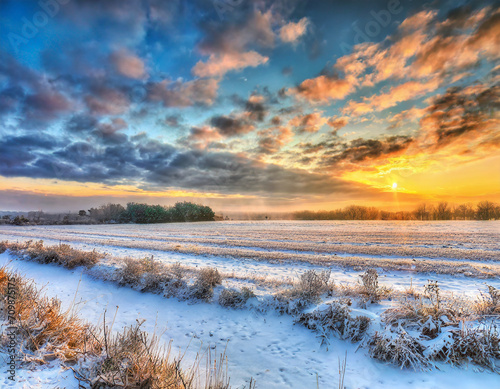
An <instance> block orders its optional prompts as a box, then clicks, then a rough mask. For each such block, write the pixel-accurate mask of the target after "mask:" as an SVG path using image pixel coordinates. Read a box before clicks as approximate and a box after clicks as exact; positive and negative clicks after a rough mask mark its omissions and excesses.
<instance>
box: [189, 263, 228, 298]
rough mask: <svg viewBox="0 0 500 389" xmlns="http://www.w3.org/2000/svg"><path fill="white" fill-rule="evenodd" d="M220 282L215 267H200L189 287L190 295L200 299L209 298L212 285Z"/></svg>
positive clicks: (211, 293) (220, 278) (212, 288)
mask: <svg viewBox="0 0 500 389" xmlns="http://www.w3.org/2000/svg"><path fill="white" fill-rule="evenodd" d="M220 284H222V276H221V274H220V273H219V271H218V270H217V269H216V268H205V269H201V270H200V271H199V273H198V275H197V277H196V280H195V282H194V284H193V286H192V287H191V296H192V297H195V298H197V299H200V300H210V299H211V298H212V297H213V295H214V287H215V286H217V285H220Z"/></svg>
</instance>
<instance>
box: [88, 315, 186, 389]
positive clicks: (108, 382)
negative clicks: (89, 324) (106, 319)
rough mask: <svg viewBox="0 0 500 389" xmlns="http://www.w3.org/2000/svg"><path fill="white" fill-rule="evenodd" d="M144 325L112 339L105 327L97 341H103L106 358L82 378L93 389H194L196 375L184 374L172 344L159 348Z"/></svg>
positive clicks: (139, 324) (99, 361)
mask: <svg viewBox="0 0 500 389" xmlns="http://www.w3.org/2000/svg"><path fill="white" fill-rule="evenodd" d="M142 323H143V322H137V324H136V325H134V326H130V327H128V328H125V329H124V330H123V332H121V333H118V334H115V335H110V334H109V329H108V328H106V327H104V332H103V333H98V334H96V337H97V338H99V339H101V340H103V349H104V355H103V356H102V357H101V358H99V359H98V360H97V361H96V362H95V363H94V364H93V365H92V367H91V368H90V369H89V370H88V371H87V372H86V373H85V374H84V375H83V377H84V379H85V380H86V381H88V382H90V383H91V385H92V387H93V388H100V387H106V388H108V387H112V388H157V389H163V388H169V389H170V388H171V389H186V388H192V387H193V382H194V378H195V377H194V374H193V372H187V373H185V372H183V371H182V370H181V369H180V366H179V361H176V360H175V359H172V358H171V355H170V351H171V349H170V343H169V345H168V346H167V348H166V350H164V349H162V348H161V347H160V343H159V340H158V337H157V336H155V335H153V336H149V335H148V334H147V333H146V332H144V331H142V330H141V328H140V327H141V325H142Z"/></svg>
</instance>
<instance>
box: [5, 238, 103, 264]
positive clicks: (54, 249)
mask: <svg viewBox="0 0 500 389" xmlns="http://www.w3.org/2000/svg"><path fill="white" fill-rule="evenodd" d="M2 250H3V251H5V250H10V251H11V252H13V253H14V254H16V255H19V256H26V257H28V258H29V259H30V260H34V261H36V262H40V263H56V264H58V265H62V266H64V267H67V268H68V269H73V268H75V267H78V266H85V267H87V268H91V267H92V266H94V265H95V264H97V263H98V262H99V260H100V259H102V258H104V254H101V253H98V252H96V251H95V250H93V251H82V250H76V249H74V248H72V247H71V246H69V245H67V244H59V245H54V246H44V244H43V240H38V241H31V240H29V241H26V242H24V243H9V242H1V244H0V251H2Z"/></svg>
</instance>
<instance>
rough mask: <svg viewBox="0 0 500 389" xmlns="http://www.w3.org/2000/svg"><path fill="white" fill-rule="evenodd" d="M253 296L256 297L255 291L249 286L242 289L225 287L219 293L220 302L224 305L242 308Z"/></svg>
mask: <svg viewBox="0 0 500 389" xmlns="http://www.w3.org/2000/svg"><path fill="white" fill-rule="evenodd" d="M253 297H255V293H254V292H253V291H252V290H251V289H249V288H247V287H243V288H242V289H241V290H234V289H224V290H223V291H222V292H221V294H220V295H219V304H220V305H222V306H223V307H233V308H241V307H243V306H244V305H245V304H246V302H247V300H248V299H250V298H253Z"/></svg>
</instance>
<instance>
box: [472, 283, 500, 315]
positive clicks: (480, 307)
mask: <svg viewBox="0 0 500 389" xmlns="http://www.w3.org/2000/svg"><path fill="white" fill-rule="evenodd" d="M486 286H487V287H488V292H487V293H483V292H481V295H480V297H479V298H478V299H477V301H476V302H475V304H474V306H473V309H474V311H475V312H476V313H477V314H478V315H480V316H488V315H497V316H500V289H496V288H495V287H493V286H491V285H486Z"/></svg>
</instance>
